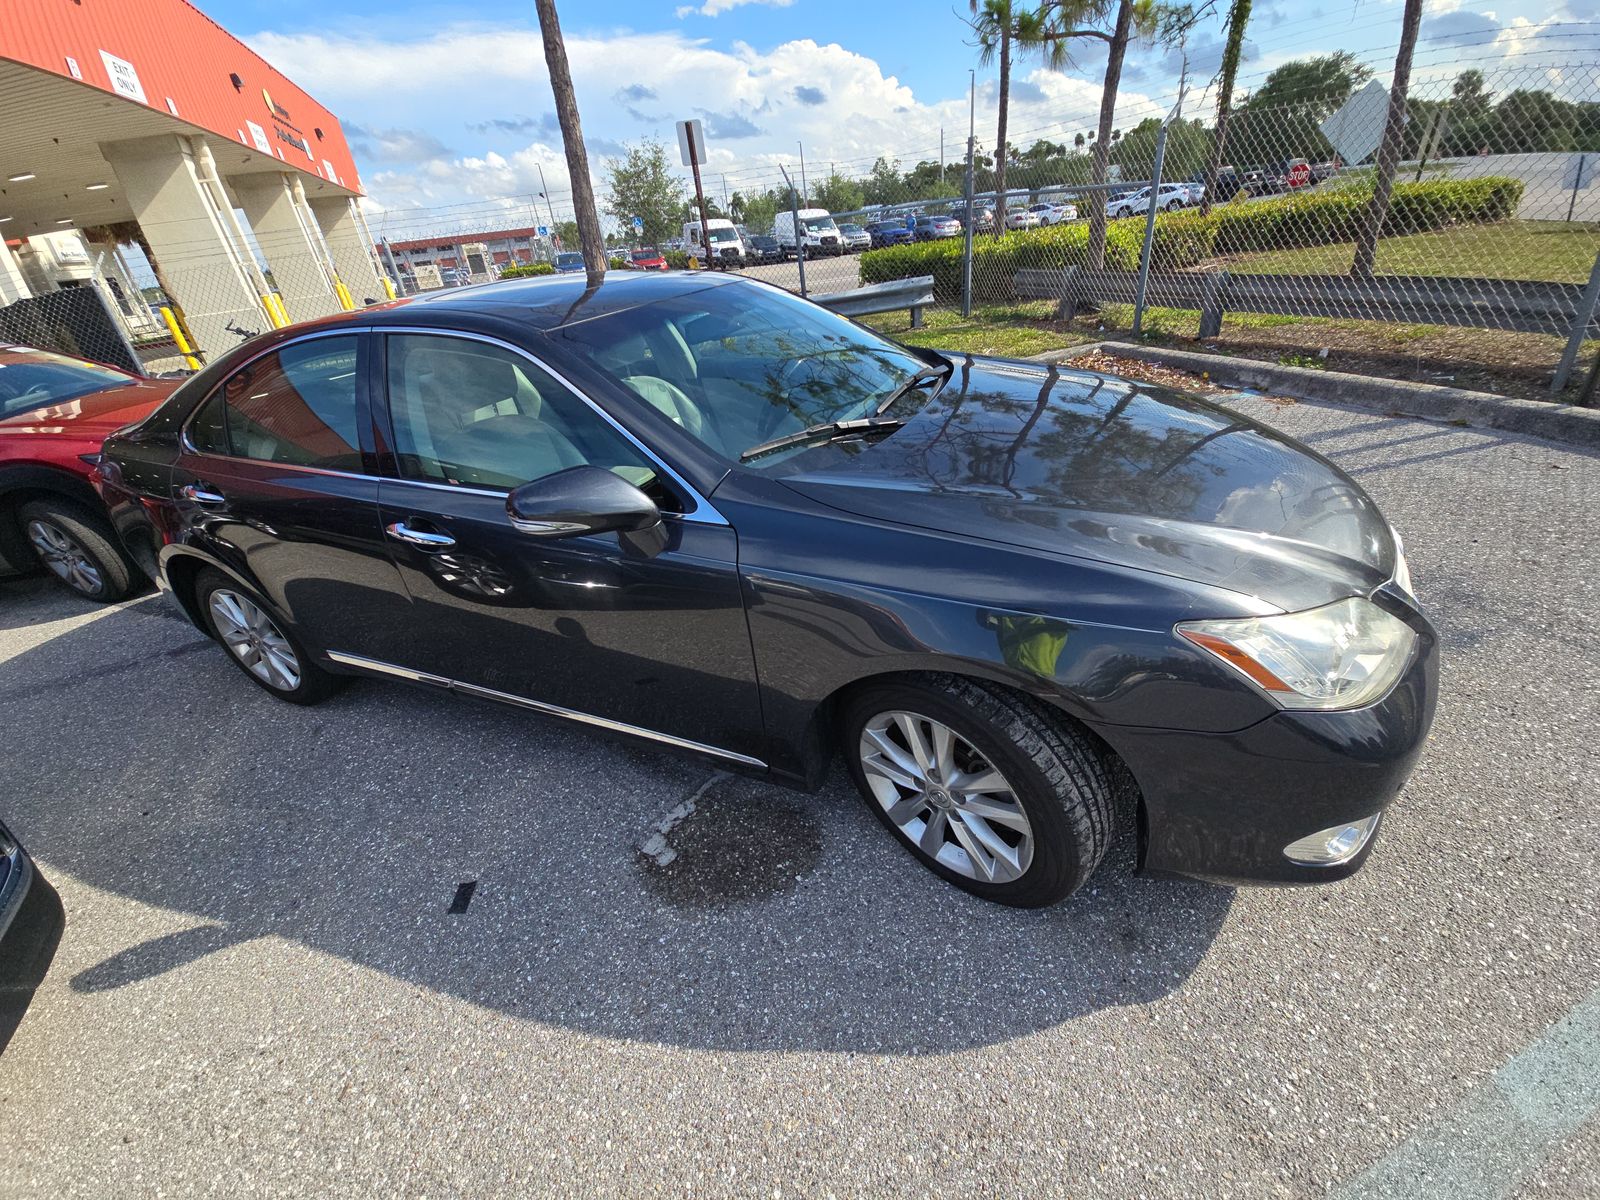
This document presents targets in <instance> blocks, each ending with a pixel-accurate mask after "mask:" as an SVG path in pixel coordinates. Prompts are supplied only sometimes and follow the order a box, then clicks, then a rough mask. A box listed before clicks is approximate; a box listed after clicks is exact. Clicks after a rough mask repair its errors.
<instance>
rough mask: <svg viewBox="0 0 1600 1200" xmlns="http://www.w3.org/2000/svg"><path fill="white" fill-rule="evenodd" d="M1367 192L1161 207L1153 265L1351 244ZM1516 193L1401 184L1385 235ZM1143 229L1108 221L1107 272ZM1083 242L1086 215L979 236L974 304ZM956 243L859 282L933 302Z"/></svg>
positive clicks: (948, 297) (951, 277)
mask: <svg viewBox="0 0 1600 1200" xmlns="http://www.w3.org/2000/svg"><path fill="white" fill-rule="evenodd" d="M1371 198H1372V192H1371V190H1370V189H1367V188H1356V187H1345V188H1332V189H1329V190H1327V191H1321V192H1309V193H1306V194H1305V195H1299V196H1284V197H1282V198H1280V199H1275V200H1258V201H1251V202H1248V203H1233V204H1225V205H1219V206H1218V207H1216V208H1214V209H1212V210H1211V213H1210V215H1209V216H1204V217H1203V216H1201V215H1200V213H1199V212H1198V211H1197V210H1194V209H1189V210H1186V211H1182V212H1175V213H1162V214H1159V215H1158V216H1157V217H1156V237H1155V245H1154V248H1153V255H1154V258H1153V263H1152V265H1153V266H1154V268H1155V269H1156V270H1158V271H1177V270H1183V269H1184V268H1186V267H1192V266H1194V265H1195V264H1196V263H1200V262H1204V261H1205V260H1207V259H1209V258H1214V257H1216V256H1218V255H1225V254H1239V253H1242V252H1245V251H1251V250H1294V249H1300V248H1302V247H1305V246H1322V245H1327V244H1329V243H1331V242H1348V241H1351V240H1353V239H1354V238H1355V236H1356V230H1357V228H1358V227H1359V225H1360V222H1361V218H1362V215H1363V214H1364V213H1365V212H1366V209H1367V203H1368V201H1370V200H1371ZM1521 199H1522V181H1521V180H1519V179H1508V178H1504V177H1499V176H1496V177H1492V178H1485V179H1462V180H1430V181H1428V182H1426V183H1399V184H1396V185H1395V188H1394V193H1393V197H1392V199H1391V201H1390V205H1389V215H1388V218H1387V220H1386V221H1385V222H1384V228H1383V233H1384V236H1385V237H1400V236H1404V235H1406V234H1413V233H1426V232H1428V231H1429V230H1433V229H1442V228H1444V227H1446V226H1449V225H1463V224H1483V223H1486V222H1490V221H1503V220H1505V219H1506V218H1508V217H1510V216H1511V215H1512V214H1513V213H1515V212H1516V209H1517V203H1518V201H1520V200H1521ZM1144 226H1145V219H1144V217H1142V216H1138V217H1129V218H1126V219H1124V220H1120V221H1112V222H1111V223H1110V227H1109V228H1108V229H1107V230H1106V259H1105V265H1106V268H1107V269H1108V270H1112V271H1135V270H1137V269H1138V267H1139V248H1140V245H1141V243H1142V242H1143V241H1144ZM1088 248H1089V226H1088V223H1087V222H1084V221H1078V222H1074V223H1073V224H1071V225H1051V226H1048V227H1046V228H1044V229H1030V230H1017V231H1013V232H1009V233H1006V234H1003V235H1001V236H1000V237H980V238H979V239H977V240H976V241H975V242H974V244H973V247H972V285H973V299H974V300H975V301H977V302H978V303H980V304H984V303H995V302H1004V301H1008V300H1011V299H1014V296H1013V293H1012V280H1013V279H1014V277H1015V276H1016V273H1017V271H1019V270H1022V269H1024V268H1041V267H1042V268H1055V269H1060V268H1062V267H1068V266H1085V265H1087V263H1088ZM961 249H962V239H961V238H947V239H945V240H943V241H937V242H915V243H912V244H911V245H909V246H885V247H883V248H882V249H878V250H868V251H867V252H866V253H865V254H863V255H862V256H861V282H862V283H864V284H866V283H882V282H884V281H886V280H890V279H906V278H910V277H912V276H916V275H932V276H933V290H934V296H935V297H936V298H937V299H938V300H940V301H944V302H949V301H955V300H959V299H960V297H961Z"/></svg>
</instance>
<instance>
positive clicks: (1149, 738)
mask: <svg viewBox="0 0 1600 1200" xmlns="http://www.w3.org/2000/svg"><path fill="white" fill-rule="evenodd" d="M1411 623H1412V624H1413V627H1414V628H1416V629H1417V631H1418V639H1417V650H1416V656H1415V658H1414V659H1413V661H1412V663H1411V667H1410V669H1409V670H1408V671H1407V672H1406V674H1405V675H1404V676H1403V677H1402V678H1401V680H1400V682H1399V683H1397V684H1396V685H1395V686H1394V689H1393V690H1392V691H1390V693H1389V694H1388V695H1387V696H1385V697H1384V698H1383V699H1382V700H1380V701H1378V702H1377V703H1376V704H1371V705H1368V706H1367V707H1366V708H1358V709H1352V710H1350V711H1347V712H1303V711H1302V712H1291V711H1283V712H1279V713H1276V714H1274V715H1273V716H1270V717H1268V718H1267V719H1266V720H1264V721H1260V722H1258V723H1256V724H1255V725H1251V726H1249V727H1248V728H1245V729H1241V730H1238V731H1236V732H1234V733H1192V732H1187V731H1183V730H1171V729H1137V728H1131V727H1128V726H1109V725H1096V726H1094V729H1095V732H1096V733H1098V734H1099V735H1100V736H1101V737H1102V738H1104V739H1105V740H1106V742H1107V743H1108V744H1109V745H1110V746H1111V747H1112V748H1113V749H1114V750H1116V752H1117V753H1118V754H1119V755H1120V756H1121V757H1122V760H1123V762H1124V763H1126V764H1127V766H1128V768H1129V770H1131V771H1132V772H1133V775H1134V778H1135V780H1136V781H1137V783H1138V785H1139V789H1140V793H1141V796H1142V799H1143V807H1142V811H1141V828H1140V835H1141V836H1140V845H1141V855H1140V869H1141V870H1143V871H1145V872H1147V873H1149V874H1153V875H1177V876H1186V877H1189V878H1193V879H1205V880H1209V881H1211V882H1214V883H1225V884H1239V883H1323V882H1327V881H1331V880H1335V879H1343V878H1345V877H1346V876H1348V875H1351V874H1353V873H1355V872H1356V871H1358V870H1359V869H1360V868H1361V866H1362V864H1363V863H1365V862H1366V860H1367V856H1368V855H1369V854H1371V852H1372V847H1373V845H1374V844H1375V843H1376V842H1377V841H1378V834H1377V833H1376V832H1375V833H1374V835H1373V836H1372V837H1370V838H1369V839H1368V840H1367V842H1366V844H1365V845H1364V846H1362V848H1361V850H1360V852H1359V853H1357V854H1355V855H1353V856H1351V857H1350V858H1348V859H1346V860H1345V861H1343V862H1339V863H1336V864H1332V865H1327V866H1311V865H1306V864H1303V863H1297V862H1293V861H1291V860H1290V859H1289V857H1287V856H1286V855H1285V853H1284V850H1285V848H1286V847H1287V846H1289V845H1290V844H1291V843H1293V842H1296V841H1298V840H1299V839H1301V838H1304V837H1307V836H1308V835H1310V834H1313V833H1316V832H1317V831H1319V830H1325V829H1328V828H1330V827H1332V826H1336V825H1340V824H1342V823H1344V822H1351V821H1357V820H1360V819H1362V818H1365V817H1370V816H1373V815H1374V814H1377V813H1381V812H1383V811H1384V809H1386V808H1387V807H1388V806H1389V804H1390V802H1392V801H1393V800H1394V798H1395V797H1396V796H1397V795H1398V794H1399V792H1400V789H1401V788H1402V787H1403V786H1404V785H1405V782H1406V780H1407V779H1408V778H1410V776H1411V770H1412V768H1413V767H1414V766H1415V765H1416V761H1417V758H1418V757H1419V756H1420V755H1421V753H1422V747H1423V743H1424V742H1425V741H1426V740H1427V736H1428V730H1429V728H1430V727H1431V726H1432V724H1433V714H1434V706H1435V704H1436V702H1437V699H1438V680H1439V664H1438V637H1437V635H1436V634H1435V632H1434V630H1433V628H1432V627H1431V626H1430V625H1428V623H1427V621H1426V620H1425V619H1423V618H1422V617H1420V616H1417V615H1413V616H1412V618H1411Z"/></svg>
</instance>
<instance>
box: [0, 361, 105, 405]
mask: <svg viewBox="0 0 1600 1200" xmlns="http://www.w3.org/2000/svg"><path fill="white" fill-rule="evenodd" d="M132 382H133V380H132V379H131V378H129V377H128V376H126V375H124V374H123V373H122V372H120V371H113V370H112V369H111V368H110V367H100V366H96V365H95V364H94V363H86V362H79V361H78V360H77V359H75V358H68V357H67V356H66V355H64V354H52V353H50V352H49V351H48V350H24V351H0V417H14V416H16V415H17V414H19V413H25V412H27V411H28V410H29V409H34V408H43V407H44V406H45V405H47V404H61V403H64V402H65V401H67V400H76V399H77V398H78V397H79V396H87V395H88V394H89V393H90V392H101V391H104V390H105V389H106V388H113V387H125V386H127V385H128V384H130V383H132Z"/></svg>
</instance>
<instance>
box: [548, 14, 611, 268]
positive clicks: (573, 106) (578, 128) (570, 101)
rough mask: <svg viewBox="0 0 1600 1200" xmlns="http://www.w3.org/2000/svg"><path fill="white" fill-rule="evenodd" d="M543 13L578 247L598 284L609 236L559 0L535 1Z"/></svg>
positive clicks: (552, 89)
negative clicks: (591, 173)
mask: <svg viewBox="0 0 1600 1200" xmlns="http://www.w3.org/2000/svg"><path fill="white" fill-rule="evenodd" d="M533 3H534V8H535V9H536V10H537V11H538V13H539V32H540V33H542V34H543V35H544V61H545V66H546V67H547V68H548V69H549V71H550V90H551V92H553V93H554V94H555V101H556V119H557V120H558V121H559V122H560V124H561V141H562V144H563V145H564V146H565V147H566V151H567V174H568V175H569V176H571V177H572V207H573V210H574V215H575V216H576V217H577V220H578V248H579V249H580V250H582V251H583V262H584V266H585V267H586V268H587V272H588V277H589V286H590V287H598V286H599V284H600V282H601V280H603V279H604V278H605V274H606V239H605V235H604V234H603V233H601V232H600V214H599V212H598V211H597V210H596V208H595V206H594V181H593V180H592V179H591V178H590V177H589V152H588V150H586V149H585V148H584V145H583V126H582V124H581V123H580V122H579V120H578V96H577V93H576V92H575V91H573V88H572V71H571V69H570V68H569V67H568V66H567V47H566V43H565V42H563V41H562V40H561V20H560V18H559V17H557V16H556V4H555V0H533Z"/></svg>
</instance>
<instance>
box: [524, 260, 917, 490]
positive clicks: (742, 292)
mask: <svg viewBox="0 0 1600 1200" xmlns="http://www.w3.org/2000/svg"><path fill="white" fill-rule="evenodd" d="M550 336H551V337H552V338H559V339H561V340H562V341H564V342H565V344H566V345H567V347H568V348H569V349H570V350H571V351H572V352H574V353H576V354H577V355H579V356H580V357H582V358H583V359H584V360H585V361H587V362H589V363H590V364H592V365H593V366H594V367H596V368H597V369H599V370H601V371H603V372H605V373H606V374H608V375H610V376H611V377H612V378H613V379H615V380H617V381H618V382H619V383H621V384H622V386H624V387H626V388H628V389H629V390H631V391H633V392H634V393H636V394H637V395H639V396H640V397H642V398H643V399H644V400H645V401H647V402H648V403H650V404H651V405H652V406H653V407H655V408H656V409H658V410H659V411H661V412H663V413H665V414H666V415H667V416H668V417H670V418H671V419H673V420H674V421H676V422H677V423H678V424H680V425H682V426H683V427H684V429H685V431H686V432H688V433H689V434H690V435H691V436H693V437H695V438H697V439H698V440H699V441H700V442H701V443H702V444H704V445H705V446H706V447H707V448H708V449H710V450H711V451H713V452H714V453H716V454H718V455H720V456H722V457H723V458H726V459H728V460H736V459H737V458H738V457H739V455H740V453H741V452H742V451H745V450H748V449H749V448H750V447H752V446H755V445H757V444H760V443H763V442H768V441H771V440H772V439H774V438H778V437H782V436H783V435H785V434H789V433H797V432H799V431H800V430H802V429H805V428H807V427H809V426H811V425H817V424H821V423H823V422H827V421H843V420H854V419H857V418H860V417H870V416H872V415H873V414H874V413H876V412H877V409H878V406H879V405H880V404H881V403H883V401H884V399H885V398H886V397H888V396H889V395H890V394H891V393H892V392H894V391H895V390H896V389H897V388H899V387H900V386H901V385H902V384H904V383H905V382H906V381H907V380H908V379H910V378H911V376H912V375H913V374H915V373H916V372H917V371H918V370H920V369H922V368H923V367H924V366H925V365H926V363H925V362H924V361H923V360H922V359H920V358H918V357H916V356H915V355H913V354H912V353H911V352H910V351H908V350H905V349H903V348H902V347H900V346H897V345H895V344H894V343H893V342H890V341H886V340H884V339H883V338H880V337H879V336H878V335H877V334H875V333H873V332H871V331H870V330H867V329H863V328H862V327H860V326H859V325H855V324H853V323H851V322H850V321H847V320H845V319H844V318H843V317H840V316H836V315H835V314H833V313H831V312H828V311H827V310H826V309H822V308H818V307H817V306H816V305H814V304H808V303H806V302H805V301H804V300H801V299H799V298H798V297H796V296H792V295H790V294H789V293H787V292H784V291H780V290H779V289H777V288H770V287H762V286H760V285H758V284H738V283H734V284H726V285H720V286H718V285H712V286H709V287H705V288H702V289H700V290H699V291H695V292H690V293H688V294H687V295H680V296H673V297H670V298H666V299H662V300H658V301H655V302H653V303H650V304H641V305H638V306H636V307H633V308H628V309H625V310H623V311H620V312H613V313H607V314H605V315H604V316H599V317H593V318H590V319H587V320H579V321H575V322H573V323H572V324H570V325H564V326H561V327H560V328H558V329H554V330H551V331H550ZM893 415H895V416H905V415H906V412H905V411H903V410H901V409H896V410H895V412H894V414H893ZM807 449H808V447H805V446H797V447H795V448H794V449H792V450H786V451H783V452H780V453H776V454H771V455H766V456H763V457H760V458H756V459H753V460H751V461H750V463H749V464H748V466H749V467H750V468H751V469H753V470H762V471H774V470H781V469H782V467H783V465H784V464H787V463H790V462H792V461H794V460H795V459H797V458H799V457H802V456H804V455H805V454H806V452H807Z"/></svg>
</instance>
